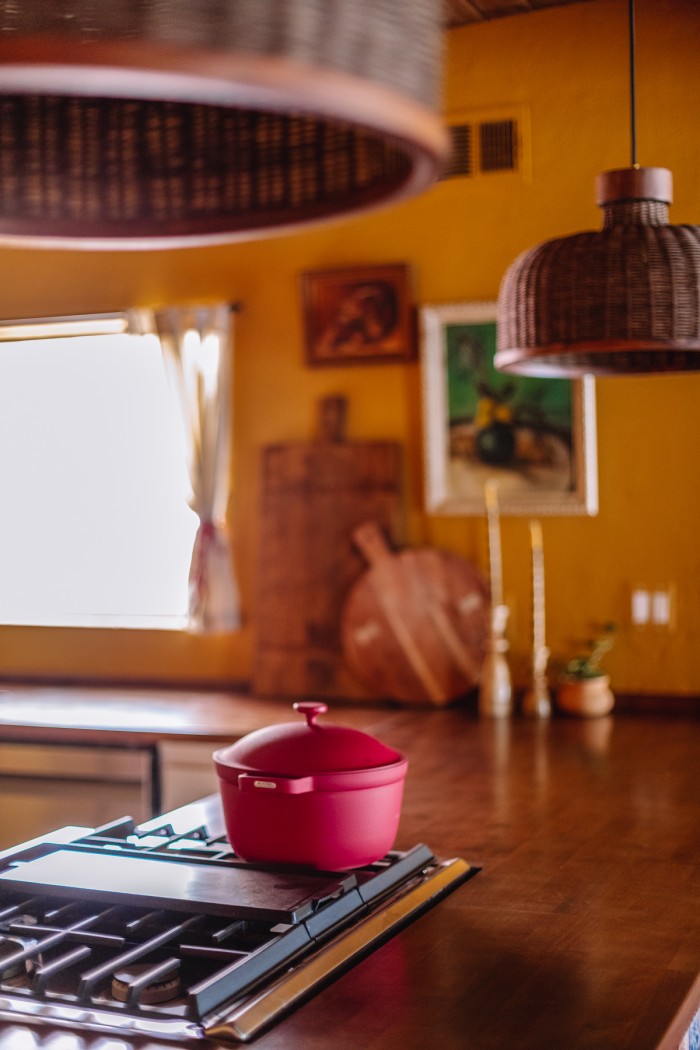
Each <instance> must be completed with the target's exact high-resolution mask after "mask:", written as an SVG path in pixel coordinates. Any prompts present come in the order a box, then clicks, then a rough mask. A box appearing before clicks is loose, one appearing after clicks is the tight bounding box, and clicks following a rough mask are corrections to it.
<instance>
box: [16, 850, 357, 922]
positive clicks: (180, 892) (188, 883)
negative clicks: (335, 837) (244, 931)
mask: <svg viewBox="0 0 700 1050" xmlns="http://www.w3.org/2000/svg"><path fill="white" fill-rule="evenodd" d="M0 880H2V882H3V883H11V884H12V885H15V886H17V887H18V888H21V889H22V890H23V891H24V890H29V891H31V892H34V893H46V894H51V895H52V896H56V897H71V898H72V899H73V900H75V899H78V900H80V899H81V898H82V899H85V900H96V901H102V902H106V903H110V904H123V905H125V906H133V907H148V908H153V907H158V908H171V909H173V910H175V911H189V912H198V913H199V912H204V913H208V914H211V915H232V916H234V917H237V918H242V919H251V918H255V919H259V920H261V921H263V922H288V923H293V922H299V921H300V920H302V919H304V918H306V917H307V916H308V915H310V914H311V913H312V912H313V910H314V904H315V902H316V901H318V900H319V899H323V898H325V897H328V896H330V895H331V894H334V893H338V892H340V891H341V890H345V889H350V888H351V885H350V884H353V885H354V881H355V880H354V877H353V876H350V877H349V878H348V877H344V876H343V875H340V876H338V878H337V879H333V877H332V876H328V875H314V874H313V873H311V874H307V873H306V872H302V873H300V874H296V873H294V872H282V873H279V872H271V871H265V870H261V869H259V868H244V867H240V868H239V867H233V866H224V865H221V866H216V865H215V864H209V865H208V864H206V862H204V863H202V862H199V863H187V862H180V861H177V862H174V863H173V862H168V861H167V860H163V859H162V858H160V859H159V858H157V857H145V856H144V857H125V856H119V855H118V854H114V853H109V854H100V853H83V852H79V853H75V852H71V851H70V850H67V849H58V850H56V851H55V852H54V853H49V854H47V855H46V856H44V857H39V858H37V859H36V860H30V861H27V862H26V863H23V864H20V865H18V866H17V867H16V868H11V869H10V870H8V871H4V872H2V873H0Z"/></svg>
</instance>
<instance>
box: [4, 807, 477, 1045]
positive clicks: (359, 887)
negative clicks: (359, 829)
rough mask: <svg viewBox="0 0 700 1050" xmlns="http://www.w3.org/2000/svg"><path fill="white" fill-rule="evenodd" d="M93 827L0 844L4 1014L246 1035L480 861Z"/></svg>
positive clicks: (153, 1030)
mask: <svg viewBox="0 0 700 1050" xmlns="http://www.w3.org/2000/svg"><path fill="white" fill-rule="evenodd" d="M78 831H80V832H82V833H81V834H78V833H77V832H78ZM84 831H85V829H76V834H75V835H74V836H73V837H72V838H70V836H68V841H66V837H65V836H64V837H63V838H61V836H60V835H57V837H55V838H53V839H52V837H51V836H46V837H45V838H44V839H41V840H34V841H33V842H31V843H27V844H26V845H25V846H23V847H22V846H20V847H17V848H16V849H15V850H13V851H5V852H4V853H3V854H1V855H0V1016H2V1017H11V1018H12V1019H14V1020H16V1019H17V1015H24V1016H25V1017H26V1018H27V1019H37V1018H39V1019H40V1020H41V1023H44V1024H47V1023H51V1024H52V1025H55V1024H57V1023H58V1025H59V1027H60V1026H61V1025H62V1024H63V1025H64V1026H65V1027H70V1025H71V1024H72V1025H73V1026H74V1028H76V1029H79V1028H82V1029H89V1030H96V1031H116V1030H119V1031H121V1032H122V1034H123V1033H124V1032H125V1031H129V1032H131V1033H132V1034H141V1033H144V1034H150V1035H160V1036H163V1037H165V1038H176V1039H178V1040H180V1041H184V1040H185V1039H189V1038H191V1037H192V1035H193V1034H199V1035H202V1034H206V1035H209V1034H212V1033H215V1034H216V1037H217V1038H225V1039H235V1040H243V1041H245V1040H247V1039H248V1038H251V1037H252V1034H256V1033H257V1031H258V1030H259V1028H260V1027H261V1025H262V1026H264V1025H266V1024H267V1023H269V1021H270V1019H271V1018H274V1017H275V1016H276V1015H277V1014H278V1013H280V1012H283V1011H284V1010H286V1009H287V1008H289V1007H290V1005H292V1004H294V1003H295V1002H297V1001H300V999H302V998H305V997H307V996H308V995H309V994H311V993H312V992H313V991H314V990H315V988H317V987H318V986H319V985H320V984H321V983H323V981H324V980H327V979H328V975H329V974H333V973H335V972H338V970H339V969H340V968H347V966H348V965H351V964H352V962H354V961H356V960H357V958H359V957H360V956H361V955H362V954H365V953H366V952H367V951H368V950H370V948H372V947H374V946H376V944H378V943H379V942H380V940H382V939H386V937H387V936H390V935H391V934H392V933H393V932H395V931H396V929H398V928H399V927H400V926H401V925H402V924H403V925H405V923H406V922H407V921H409V919H410V918H412V917H414V915H415V914H416V913H417V912H418V911H419V910H424V909H425V908H426V907H429V906H430V905H431V904H432V903H434V902H435V901H436V900H437V899H439V898H440V897H441V896H444V895H445V894H446V893H448V892H450V890H451V889H453V888H454V887H455V886H456V885H458V884H459V883H460V882H463V881H465V880H466V879H467V878H468V877H469V876H470V875H472V874H473V873H474V869H472V868H470V867H469V865H467V864H465V862H464V861H451V862H440V861H436V860H435V858H434V857H433V855H432V853H431V852H430V850H429V849H428V848H427V847H426V846H422V845H421V846H416V847H414V849H412V850H409V851H407V852H405V853H398V852H396V853H390V854H389V855H387V857H386V858H384V859H383V860H382V861H380V862H378V863H377V864H374V865H370V866H368V867H367V868H363V869H359V870H357V871H353V872H311V871H304V870H299V869H292V868H288V869H271V868H268V867H264V866H255V865H250V864H246V863H245V862H244V861H241V860H240V859H239V858H237V857H236V856H235V854H233V853H232V851H231V849H230V847H229V845H228V842H227V841H226V839H225V838H223V837H221V836H216V835H215V836H211V835H209V834H208V832H207V829H206V828H204V827H198V828H195V829H194V831H190V832H189V833H186V834H178V833H175V831H174V830H173V828H172V827H171V826H169V825H167V824H164V825H163V826H161V827H157V828H156V829H155V830H153V825H152V823H151V824H150V825H149V826H148V829H147V831H141V830H140V829H139V828H136V827H135V826H134V824H133V822H131V821H130V820H124V821H120V822H116V823H114V824H111V825H107V826H105V827H104V828H101V829H98V830H96V831H94V832H89V833H88V834H84ZM193 887H194V889H193ZM234 891H235V892H234ZM290 982H291V983H290ZM280 983H281V984H283V985H284V986H285V987H284V989H283V991H282V994H280V990H279V987H278V986H279V985H280ZM261 1004H262V1007H261Z"/></svg>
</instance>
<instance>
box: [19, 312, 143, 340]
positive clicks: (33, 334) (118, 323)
mask: <svg viewBox="0 0 700 1050" xmlns="http://www.w3.org/2000/svg"><path fill="white" fill-rule="evenodd" d="M128 330H129V321H128V318H127V316H126V314H85V315H82V316H76V317H34V318H26V319H22V320H16V321H0V342H3V343H10V342H18V341H20V340H22V339H52V338H60V337H61V336H64V337H69V336H79V335H122V334H123V333H124V332H127V331H128Z"/></svg>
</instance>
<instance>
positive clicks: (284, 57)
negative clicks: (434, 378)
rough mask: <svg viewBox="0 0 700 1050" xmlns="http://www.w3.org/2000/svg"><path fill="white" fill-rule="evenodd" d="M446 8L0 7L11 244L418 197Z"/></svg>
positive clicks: (2, 231) (429, 156) (412, 1)
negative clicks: (442, 18) (443, 11)
mask: <svg viewBox="0 0 700 1050" xmlns="http://www.w3.org/2000/svg"><path fill="white" fill-rule="evenodd" d="M440 32H441V4H440V0H372V2H371V3H366V2H364V0H20V2H14V0H13V2H10V0H0V241H10V242H11V241H17V240H19V241H22V242H33V243H38V244H45V245H66V246H70V247H81V246H83V247H89V248H93V247H109V248H115V247H125V248H134V247H137V248H143V247H172V246H178V245H189V244H197V243H200V244H201V243H210V242H217V241H225V240H231V239H234V238H237V237H250V236H252V235H254V234H260V233H265V232H271V231H278V230H281V229H286V228H289V227H292V226H300V225H303V224H306V223H311V222H315V221H320V220H322V219H328V218H331V217H335V216H338V215H344V214H350V213H355V212H360V211H363V210H366V209H368V208H371V207H374V206H377V205H379V204H382V203H387V202H389V201H396V200H399V199H401V198H403V197H406V196H408V195H410V194H412V193H416V192H418V191H419V190H421V189H423V188H425V187H427V186H428V185H429V184H430V183H431V182H432V181H433V180H434V179H435V177H436V175H437V173H438V171H439V169H440V165H441V163H442V160H443V158H444V155H445V153H446V150H447V137H446V134H445V131H444V129H443V126H442V123H441V121H440V119H439V117H438V115H437V112H436V103H437V94H438V73H439V57H440Z"/></svg>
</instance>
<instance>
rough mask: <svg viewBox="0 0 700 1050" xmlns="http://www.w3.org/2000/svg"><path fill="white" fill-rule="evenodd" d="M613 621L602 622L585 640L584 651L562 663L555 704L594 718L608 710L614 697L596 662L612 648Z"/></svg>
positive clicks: (598, 662) (567, 710) (614, 627)
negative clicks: (600, 626) (595, 631)
mask: <svg viewBox="0 0 700 1050" xmlns="http://www.w3.org/2000/svg"><path fill="white" fill-rule="evenodd" d="M615 630H616V625H615V624H614V623H606V624H604V625H603V628H602V632H601V634H600V635H599V636H598V637H597V638H592V639H591V640H590V641H589V642H588V643H587V651H586V653H585V654H584V655H582V656H575V657H573V658H572V659H571V660H569V661H568V663H567V664H566V665H565V667H564V670H563V672H562V674H561V675H560V677H559V684H558V688H557V706H558V707H559V708H560V709H561V710H562V711H565V712H566V713H567V714H571V715H583V716H584V717H586V718H596V717H599V716H601V715H607V714H610V712H611V711H612V709H613V706H614V704H615V697H614V695H613V692H612V690H611V688H610V676H609V675H608V674H607V673H606V672H605V671H604V670H603V668H602V667H601V665H600V661H601V660H602V658H603V656H604V655H605V653H607V652H609V651H610V649H612V646H613V642H614V636H615Z"/></svg>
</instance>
